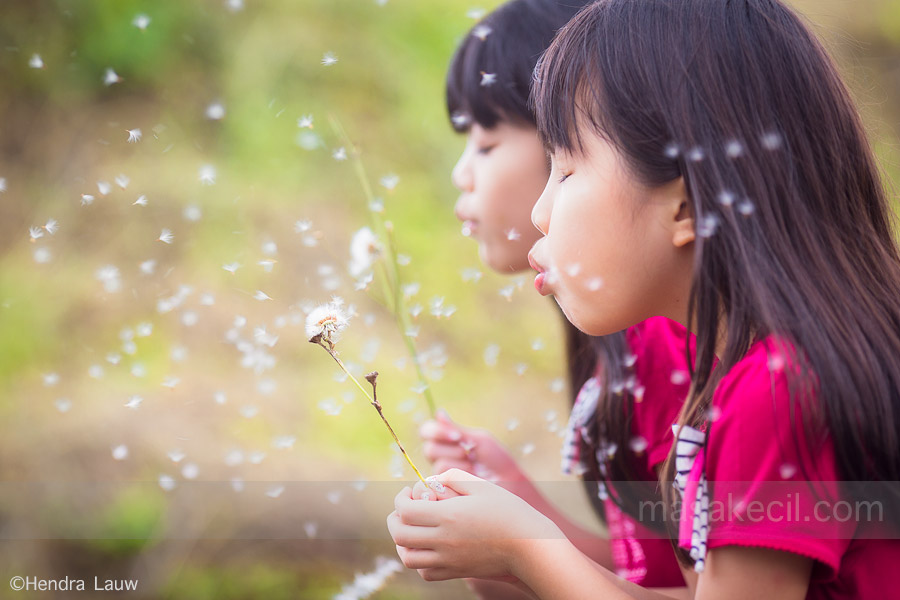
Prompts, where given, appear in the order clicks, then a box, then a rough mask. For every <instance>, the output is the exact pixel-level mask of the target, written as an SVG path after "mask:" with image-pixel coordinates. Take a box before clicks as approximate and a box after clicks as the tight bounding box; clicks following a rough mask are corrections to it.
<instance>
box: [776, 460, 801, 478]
mask: <svg viewBox="0 0 900 600" xmlns="http://www.w3.org/2000/svg"><path fill="white" fill-rule="evenodd" d="M778 474H779V475H781V478H782V479H791V478H793V477H794V475H796V474H797V467H795V466H794V465H792V464H790V463H784V464H783V465H781V467H779V469H778Z"/></svg>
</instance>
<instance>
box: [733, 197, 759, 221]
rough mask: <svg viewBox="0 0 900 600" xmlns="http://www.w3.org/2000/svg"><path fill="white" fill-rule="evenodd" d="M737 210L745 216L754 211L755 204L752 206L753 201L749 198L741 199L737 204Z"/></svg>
mask: <svg viewBox="0 0 900 600" xmlns="http://www.w3.org/2000/svg"><path fill="white" fill-rule="evenodd" d="M737 208H738V212H739V213H741V214H742V215H743V216H745V217H749V216H750V215H752V214H753V213H754V212H756V206H754V204H753V202H751V201H750V200H743V201H741V203H740V204H738V207H737Z"/></svg>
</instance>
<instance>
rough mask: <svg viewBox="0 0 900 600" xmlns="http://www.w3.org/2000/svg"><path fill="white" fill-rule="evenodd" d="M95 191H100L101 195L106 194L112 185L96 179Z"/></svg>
mask: <svg viewBox="0 0 900 600" xmlns="http://www.w3.org/2000/svg"><path fill="white" fill-rule="evenodd" d="M97 191H98V192H100V195H101V196H108V195H109V193H110V192H111V191H112V186H111V185H110V184H109V182H108V181H98V182H97Z"/></svg>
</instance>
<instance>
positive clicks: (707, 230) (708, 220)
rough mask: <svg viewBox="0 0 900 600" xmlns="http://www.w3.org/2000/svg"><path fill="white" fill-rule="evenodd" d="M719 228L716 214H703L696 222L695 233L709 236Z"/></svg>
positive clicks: (703, 236)
mask: <svg viewBox="0 0 900 600" xmlns="http://www.w3.org/2000/svg"><path fill="white" fill-rule="evenodd" d="M718 229H719V217H717V216H716V215H703V218H701V219H700V222H699V223H698V224H697V235H699V236H700V237H702V238H710V237H712V236H714V235H715V234H716V231H718Z"/></svg>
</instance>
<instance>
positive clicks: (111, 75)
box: [103, 69, 122, 87]
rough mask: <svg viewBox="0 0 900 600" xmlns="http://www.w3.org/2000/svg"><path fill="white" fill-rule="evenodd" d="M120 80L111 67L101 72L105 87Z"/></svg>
mask: <svg viewBox="0 0 900 600" xmlns="http://www.w3.org/2000/svg"><path fill="white" fill-rule="evenodd" d="M120 81H122V78H121V77H119V75H118V74H117V73H116V72H115V71H113V70H112V69H106V72H104V73H103V85H105V86H107V87H109V86H111V85H113V84H116V83H119V82H120Z"/></svg>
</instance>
